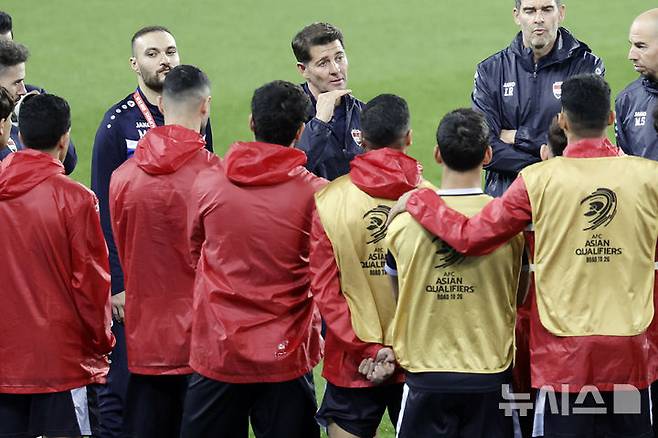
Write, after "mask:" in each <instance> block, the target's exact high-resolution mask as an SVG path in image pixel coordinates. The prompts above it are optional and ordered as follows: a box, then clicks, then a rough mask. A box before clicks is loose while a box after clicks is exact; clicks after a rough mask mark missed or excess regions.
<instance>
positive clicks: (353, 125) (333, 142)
mask: <svg viewBox="0 0 658 438" xmlns="http://www.w3.org/2000/svg"><path fill="white" fill-rule="evenodd" d="M301 87H302V88H303V89H304V91H305V92H306V94H308V96H309V97H310V98H311V102H312V103H313V113H312V115H311V118H310V119H309V120H308V121H307V122H306V127H305V129H304V132H303V133H302V136H301V138H300V139H299V142H298V143H297V146H296V147H297V149H301V150H302V151H304V152H305V153H306V158H307V162H306V166H305V167H306V168H307V169H308V170H309V171H310V172H313V173H314V174H316V175H317V176H321V177H323V178H326V179H328V180H330V181H331V180H334V179H336V178H338V177H339V176H343V175H346V174H347V173H349V171H350V161H352V159H353V158H354V157H356V156H357V155H359V154H361V153H363V148H362V147H361V108H362V107H363V102H361V101H360V100H358V99H357V98H355V97H354V96H352V95H349V94H348V95H346V96H344V97H343V101H342V102H341V105H340V106H339V107H337V108H336V112H335V113H334V117H333V118H332V119H331V121H330V122H329V123H325V122H323V121H321V120H318V119H316V118H315V105H316V100H315V97H313V94H312V93H311V90H309V88H308V85H307V84H302V85H301Z"/></svg>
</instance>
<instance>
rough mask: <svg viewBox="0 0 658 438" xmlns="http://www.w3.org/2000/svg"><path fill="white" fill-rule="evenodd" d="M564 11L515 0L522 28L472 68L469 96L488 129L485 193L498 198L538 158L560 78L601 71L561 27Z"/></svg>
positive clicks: (549, 2) (546, 1) (555, 2)
mask: <svg viewBox="0 0 658 438" xmlns="http://www.w3.org/2000/svg"><path fill="white" fill-rule="evenodd" d="M565 12H566V8H565V5H564V3H563V2H562V0H516V4H515V8H514V12H513V15H514V21H515V22H516V24H517V25H518V26H520V28H521V32H519V33H518V35H517V36H516V38H514V40H513V41H512V43H511V44H510V46H509V47H506V48H505V49H503V50H501V51H500V52H498V53H496V54H494V55H493V56H491V57H489V58H487V59H486V60H484V61H482V62H481V63H480V64H479V65H478V66H477V71H476V73H475V88H474V90H473V94H472V96H471V98H472V101H473V109H475V110H477V111H479V112H481V113H483V114H484V115H485V117H486V119H487V124H488V125H489V129H490V130H491V134H490V142H491V147H492V148H493V158H492V160H491V163H489V165H488V166H487V167H486V170H487V175H486V187H485V191H486V192H487V194H489V195H492V196H501V195H502V194H503V193H504V192H505V190H507V187H509V185H510V184H511V183H512V181H514V179H515V178H516V175H517V174H518V172H520V171H521V170H522V169H523V168H525V167H526V166H528V165H530V164H533V163H538V162H539V161H541V158H540V156H539V150H540V148H541V146H542V145H543V144H546V142H547V132H548V127H549V126H550V124H551V119H552V118H553V117H554V116H555V115H556V114H557V113H559V112H560V96H561V94H562V89H561V86H562V82H563V81H565V80H566V79H568V78H569V77H571V76H574V75H577V74H583V73H596V74H598V75H601V76H602V75H603V74H604V72H605V68H604V66H603V62H602V61H601V59H599V58H598V57H597V56H595V55H594V54H592V53H591V51H590V49H589V47H587V45H586V44H584V43H582V42H581V41H578V40H577V39H576V38H575V37H574V36H573V35H572V34H571V33H570V32H569V31H568V30H566V29H565V28H563V27H560V24H561V23H562V21H563V20H564V17H565Z"/></svg>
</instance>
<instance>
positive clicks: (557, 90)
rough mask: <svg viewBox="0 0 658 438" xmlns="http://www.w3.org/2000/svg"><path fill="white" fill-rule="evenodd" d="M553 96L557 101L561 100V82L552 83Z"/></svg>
mask: <svg viewBox="0 0 658 438" xmlns="http://www.w3.org/2000/svg"><path fill="white" fill-rule="evenodd" d="M553 96H555V98H556V99H558V100H559V99H560V98H562V82H555V83H553Z"/></svg>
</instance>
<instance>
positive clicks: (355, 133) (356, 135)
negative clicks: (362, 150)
mask: <svg viewBox="0 0 658 438" xmlns="http://www.w3.org/2000/svg"><path fill="white" fill-rule="evenodd" d="M352 139H353V140H354V143H356V145H357V146H359V147H361V143H363V136H362V135H361V130H359V129H352Z"/></svg>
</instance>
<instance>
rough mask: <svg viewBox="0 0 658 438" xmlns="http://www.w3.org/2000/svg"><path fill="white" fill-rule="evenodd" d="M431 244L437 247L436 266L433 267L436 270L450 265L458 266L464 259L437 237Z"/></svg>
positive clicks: (463, 256)
mask: <svg viewBox="0 0 658 438" xmlns="http://www.w3.org/2000/svg"><path fill="white" fill-rule="evenodd" d="M432 243H434V244H437V245H438V248H437V250H436V252H435V254H436V255H437V257H438V264H437V265H436V266H434V268H436V269H445V268H448V267H450V266H452V265H458V264H460V263H461V262H463V261H464V259H465V258H466V256H465V255H463V254H460V253H458V252H457V251H456V250H455V249H454V248H453V247H451V246H450V245H448V244H447V243H445V242H444V241H443V240H441V239H439V238H438V237H435V238H434V240H432Z"/></svg>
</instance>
